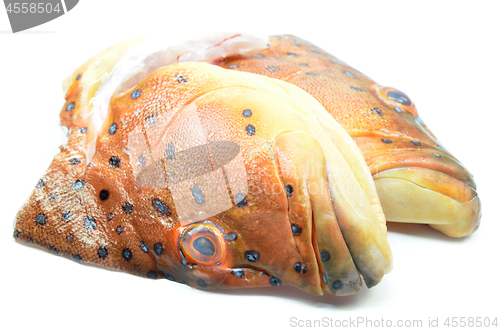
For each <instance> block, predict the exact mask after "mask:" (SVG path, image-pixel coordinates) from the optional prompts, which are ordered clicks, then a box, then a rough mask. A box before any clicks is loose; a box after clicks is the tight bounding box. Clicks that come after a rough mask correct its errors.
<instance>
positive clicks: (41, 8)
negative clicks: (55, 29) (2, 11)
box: [7, 2, 62, 14]
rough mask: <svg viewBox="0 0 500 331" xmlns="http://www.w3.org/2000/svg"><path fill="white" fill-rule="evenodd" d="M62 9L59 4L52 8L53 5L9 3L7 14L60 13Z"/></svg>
mask: <svg viewBox="0 0 500 331" xmlns="http://www.w3.org/2000/svg"><path fill="white" fill-rule="evenodd" d="M61 11H62V9H61V8H60V7H59V3H57V4H56V5H55V6H52V4H51V3H40V2H39V3H38V4H36V3H26V2H23V3H17V2H16V3H9V5H8V6H7V12H8V13H15V14H19V13H22V14H27V13H32V14H34V13H40V14H42V13H52V12H56V13H60V12H61Z"/></svg>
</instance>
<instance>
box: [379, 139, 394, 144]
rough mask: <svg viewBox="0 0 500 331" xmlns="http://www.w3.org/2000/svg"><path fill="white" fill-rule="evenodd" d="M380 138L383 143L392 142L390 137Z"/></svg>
mask: <svg viewBox="0 0 500 331" xmlns="http://www.w3.org/2000/svg"><path fill="white" fill-rule="evenodd" d="M380 140H382V142H383V143H386V144H390V143H392V139H384V138H382V139H380Z"/></svg>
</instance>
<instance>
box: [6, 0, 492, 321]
mask: <svg viewBox="0 0 500 331" xmlns="http://www.w3.org/2000/svg"><path fill="white" fill-rule="evenodd" d="M499 14H500V2H498V1H474V2H472V1H468V2H462V1H383V0H379V1H313V0H308V1H293V0H288V1H274V2H273V1H270V0H268V1H257V0H251V1H216V0H212V1H183V2H180V1H152V0H148V1H146V0H143V1H125V0H120V1H117V0H114V1H111V0H106V1H98V0H82V1H80V3H79V4H78V5H77V6H76V7H75V8H74V9H73V10H72V11H70V12H69V13H68V14H66V15H64V16H62V17H60V18H58V19H56V20H54V21H52V22H49V23H46V24H44V25H41V26H39V27H35V28H33V29H31V30H28V31H26V32H23V33H18V34H12V33H10V26H9V23H8V20H7V14H6V12H5V11H4V10H3V8H1V9H0V116H1V117H0V135H1V137H0V138H1V140H0V141H1V144H2V145H1V152H2V153H1V162H0V167H1V171H0V176H1V177H0V178H1V186H0V194H1V199H0V204H1V208H0V211H1V218H0V245H1V247H0V254H1V255H0V256H1V262H0V265H1V272H0V302H1V305H2V306H1V308H0V329H1V330H35V329H36V330H178V329H181V328H182V329H183V330H197V329H200V330H211V329H215V328H219V329H226V328H228V329H234V330H250V329H259V330H286V329H290V328H292V329H296V328H293V327H292V325H291V323H290V319H291V318H292V317H296V318H298V319H302V320H305V319H318V318H323V317H326V318H334V319H349V318H362V317H363V318H369V319H372V320H377V321H380V319H382V318H383V319H384V320H385V321H386V320H392V321H393V324H395V323H396V321H397V320H400V319H403V320H404V319H412V320H414V319H415V320H416V319H421V320H423V323H424V326H426V325H427V323H428V319H429V318H432V319H435V318H436V317H439V323H440V325H441V326H442V325H443V322H444V320H445V319H446V317H490V318H494V317H499V318H500V313H499V311H500V309H499V299H498V298H499V297H500V291H499V286H498V282H499V280H498V276H499V267H498V263H499V262H498V261H499V256H498V255H499V250H500V249H499V242H500V240H499V234H500V228H499V224H500V222H499V215H498V211H497V212H495V208H496V207H497V206H498V205H499V204H500V202H499V198H500V193H499V186H500V181H499V179H498V178H499V175H498V174H499V168H500V163H499V160H498V154H499V153H498V151H499V145H500V139H499V131H500V129H499V119H500V116H499V112H500V93H499V88H500V83H499V77H500V65H499V61H500V50H499V41H500V19H499ZM158 31H164V32H165V33H166V34H167V35H172V36H175V37H176V38H177V39H179V38H180V39H182V38H183V37H184V36H188V35H193V34H196V33H200V32H207V31H238V32H239V31H244V32H257V33H266V34H281V33H291V34H295V35H298V36H300V37H302V38H304V39H306V40H309V41H311V42H313V43H315V44H316V45H318V46H319V47H321V48H323V49H325V50H326V51H328V52H330V53H332V54H333V55H335V56H337V57H338V58H340V59H342V60H344V61H346V62H347V63H349V64H350V65H351V66H353V67H354V68H356V69H358V70H360V71H361V72H363V73H365V74H367V75H368V76H370V77H372V78H373V79H375V80H376V81H377V82H379V83H381V84H385V85H389V86H393V87H397V88H399V89H401V90H402V91H405V92H406V93H407V94H408V95H409V96H410V97H411V98H412V100H413V101H414V102H415V103H416V104H417V107H418V110H419V112H420V116H421V117H422V119H423V120H424V121H425V123H426V124H427V125H428V126H429V127H430V128H431V130H432V131H433V132H434V133H435V134H436V136H437V137H438V138H439V139H440V140H441V142H442V144H443V145H444V146H445V147H446V148H448V149H449V150H450V151H451V152H452V153H453V154H454V155H455V156H456V157H457V158H458V159H459V160H461V161H462V163H463V164H464V165H465V166H466V167H467V168H468V169H469V170H470V171H471V172H472V173H473V174H474V175H475V179H476V182H477V186H478V192H479V195H480V197H481V200H482V203H483V217H482V224H481V226H480V228H479V230H478V231H477V232H476V233H475V234H473V235H472V236H470V237H468V238H464V239H458V240H457V239H451V238H447V237H446V236H444V235H442V234H440V233H438V232H436V231H434V230H432V229H430V228H428V227H427V226H425V225H415V226H394V225H393V226H389V241H390V244H391V247H392V250H393V254H394V268H393V271H392V272H391V273H390V274H388V275H387V276H386V277H384V279H383V280H382V282H381V284H379V285H377V286H376V287H374V288H372V289H370V290H367V289H366V288H364V289H363V290H362V291H361V292H360V293H358V294H357V295H354V296H350V297H334V296H332V295H329V294H326V295H324V296H323V297H315V296H312V295H309V294H308V293H305V292H302V291H300V290H298V289H296V288H291V287H286V286H283V287H281V288H262V289H242V290H233V291H222V290H221V291H201V290H196V289H192V288H190V287H187V286H185V285H181V284H177V283H174V282H169V281H167V280H159V281H153V280H149V279H143V278H139V277H134V276H131V275H128V274H125V273H119V272H113V271H109V270H105V269H101V268H94V267H89V266H83V265H80V264H77V263H74V262H72V261H70V260H67V259H64V258H61V257H57V256H54V255H52V254H49V253H47V252H45V251H42V250H39V249H35V248H33V247H29V246H25V245H21V244H18V243H15V242H14V240H13V238H12V231H13V227H12V224H13V221H14V218H15V215H16V212H17V210H18V209H19V208H20V207H21V205H22V204H23V203H24V201H25V200H26V199H27V197H28V196H29V194H30V193H31V191H32V189H33V187H34V185H35V184H36V183H37V181H38V179H39V177H40V176H41V175H42V174H43V173H44V171H45V170H46V168H47V167H48V165H49V164H50V162H51V160H52V158H53V157H54V156H55V155H56V153H57V152H58V146H59V145H60V144H63V143H64V135H63V133H62V130H61V129H60V127H59V117H58V114H59V111H60V109H61V107H62V106H63V104H64V100H63V94H62V88H61V82H62V80H63V79H64V78H66V77H67V75H69V74H70V73H72V71H73V70H74V69H76V68H77V67H78V66H79V65H80V64H82V63H83V62H84V61H86V60H87V59H88V58H90V57H91V56H93V55H94V54H96V53H97V52H99V51H101V50H102V49H104V48H106V47H108V46H109V45H111V44H113V43H115V42H118V41H120V40H122V39H126V38H128V37H131V36H134V35H138V34H143V33H148V32H158ZM422 208H425V206H422ZM499 322H500V320H499ZM331 329H333V328H331ZM394 329H397V328H394ZM490 329H491V328H490Z"/></svg>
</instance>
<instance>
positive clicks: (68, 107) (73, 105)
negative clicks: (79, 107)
mask: <svg viewBox="0 0 500 331" xmlns="http://www.w3.org/2000/svg"><path fill="white" fill-rule="evenodd" d="M73 109H75V103H74V102H70V103H69V104H68V105H67V106H66V111H68V112H69V111H72V110H73Z"/></svg>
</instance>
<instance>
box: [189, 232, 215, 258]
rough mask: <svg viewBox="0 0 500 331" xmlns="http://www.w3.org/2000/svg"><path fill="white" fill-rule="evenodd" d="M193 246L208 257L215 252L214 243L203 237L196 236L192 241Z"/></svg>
mask: <svg viewBox="0 0 500 331" xmlns="http://www.w3.org/2000/svg"><path fill="white" fill-rule="evenodd" d="M193 248H194V249H195V250H196V251H198V253H200V254H201V255H204V256H208V257H210V256H213V255H214V254H215V246H214V243H213V242H212V241H210V240H209V239H207V238H205V237H199V238H196V240H195V241H193Z"/></svg>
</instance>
